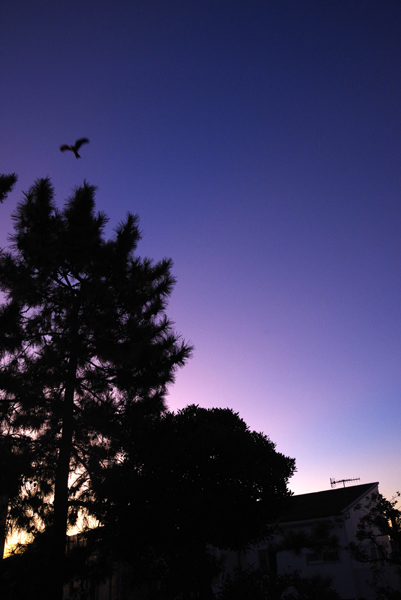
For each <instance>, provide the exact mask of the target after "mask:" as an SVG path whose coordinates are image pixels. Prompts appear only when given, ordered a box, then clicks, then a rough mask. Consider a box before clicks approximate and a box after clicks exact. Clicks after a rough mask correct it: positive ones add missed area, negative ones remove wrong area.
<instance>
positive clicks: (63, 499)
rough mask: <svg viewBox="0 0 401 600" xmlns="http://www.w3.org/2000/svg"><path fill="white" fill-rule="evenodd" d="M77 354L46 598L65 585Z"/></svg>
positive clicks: (67, 397)
mask: <svg viewBox="0 0 401 600" xmlns="http://www.w3.org/2000/svg"><path fill="white" fill-rule="evenodd" d="M76 371H77V357H76V354H75V353H74V354H73V355H72V356H70V361H69V368H68V381H67V384H66V388H65V392H64V402H63V404H64V406H63V425H62V427H63V429H62V435H61V440H60V446H59V455H58V460H57V467H56V477H55V488H54V514H53V527H52V532H51V534H52V540H51V552H52V554H51V564H52V567H53V572H52V573H49V576H50V586H49V596H48V597H46V600H62V597H63V586H64V562H65V550H66V537H67V517H68V490H69V487H68V480H69V475H70V460H71V450H72V441H73V434H74V394H75V386H76Z"/></svg>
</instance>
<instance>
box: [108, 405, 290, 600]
mask: <svg viewBox="0 0 401 600" xmlns="http://www.w3.org/2000/svg"><path fill="white" fill-rule="evenodd" d="M138 424H139V425H138ZM126 425H127V427H126V434H127V436H128V439H129V442H128V443H127V446H126V447H127V457H128V458H127V460H126V461H125V462H124V463H121V464H116V463H115V464H114V465H112V467H111V469H110V471H109V473H107V475H106V477H105V479H104V481H102V482H101V485H102V488H103V494H104V498H105V506H104V518H102V517H101V516H100V515H99V519H100V521H101V522H102V523H104V525H105V531H104V540H105V546H106V547H107V548H114V549H115V553H116V558H118V559H119V560H124V561H127V560H129V561H130V562H131V564H132V569H131V575H132V579H133V581H134V582H136V583H140V582H141V581H143V580H144V579H146V578H148V579H153V580H156V579H157V580H159V581H160V589H159V591H160V595H159V596H158V598H163V599H170V598H178V597H183V598H206V597H209V596H208V594H209V595H210V593H211V582H212V579H213V578H214V577H215V576H216V575H217V574H218V572H219V570H220V567H221V565H220V564H219V562H218V560H215V559H214V555H213V552H210V549H211V548H221V549H224V548H230V549H234V550H240V549H244V548H246V547H247V546H248V545H249V544H252V543H254V542H257V541H260V540H261V539H263V538H264V537H265V536H266V535H268V534H269V531H270V530H269V526H271V524H272V522H273V521H274V520H275V519H277V518H278V516H279V515H280V514H282V511H283V508H284V506H285V502H286V499H287V498H288V497H289V496H290V491H289V490H288V487H287V484H288V480H289V478H290V477H291V476H292V475H293V473H294V470H295V461H294V459H292V458H288V457H286V456H284V455H283V454H280V453H279V452H277V451H276V449H275V444H274V443H273V442H272V441H271V440H270V439H269V438H268V437H267V436H265V435H264V434H262V433H257V432H255V431H251V430H250V429H249V427H248V426H247V425H246V423H245V422H244V421H243V420H242V419H241V418H240V417H239V415H238V414H237V413H235V412H233V411H232V410H230V409H228V408H227V409H221V408H214V409H205V408H200V407H198V406H195V405H190V406H188V407H186V408H185V409H182V410H180V411H178V412H177V413H166V414H165V415H163V416H162V417H161V418H160V419H150V418H148V419H144V420H141V421H140V420H138V419H136V418H132V419H131V420H128V422H127V423H126ZM133 540H135V544H133ZM138 549H139V552H138ZM180 594H181V596H180Z"/></svg>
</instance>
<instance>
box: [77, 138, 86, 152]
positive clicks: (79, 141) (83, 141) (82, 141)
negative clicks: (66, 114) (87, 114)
mask: <svg viewBox="0 0 401 600" xmlns="http://www.w3.org/2000/svg"><path fill="white" fill-rule="evenodd" d="M82 144H89V140H88V138H80V139H79V140H77V141H76V142H75V146H74V148H75V150H79V149H80V147H81V146H82Z"/></svg>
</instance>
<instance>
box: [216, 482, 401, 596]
mask: <svg viewBox="0 0 401 600" xmlns="http://www.w3.org/2000/svg"><path fill="white" fill-rule="evenodd" d="M374 493H378V483H368V484H363V485H355V486H350V487H343V488H339V489H330V490H326V491H322V492H315V493H310V494H301V495H297V496H292V497H291V500H290V503H289V509H288V511H287V513H286V514H285V515H284V516H283V517H282V518H281V519H280V522H279V524H278V526H277V527H276V528H275V530H274V531H275V533H274V534H273V535H272V537H271V538H270V539H269V540H267V541H266V542H265V543H262V544H259V545H258V546H255V547H253V548H251V549H249V550H247V552H246V553H244V552H242V553H239V554H238V553H237V554H235V553H227V554H226V555H225V562H226V573H227V572H228V573H230V572H232V571H233V569H234V567H237V568H240V569H248V568H250V569H253V568H260V569H262V570H263V569H267V570H269V569H270V570H272V571H274V572H276V573H277V574H278V575H283V574H285V573H290V572H294V571H297V572H298V573H299V574H300V575H301V577H308V578H309V577H311V576H314V575H321V576H323V577H330V578H331V580H332V587H333V588H334V589H335V590H336V591H337V593H338V594H339V596H340V598H342V600H374V599H375V594H374V593H373V591H372V589H371V587H370V585H371V582H372V571H371V565H370V564H367V563H361V562H358V561H356V560H353V559H352V558H351V556H350V554H349V552H348V551H347V550H346V546H347V545H348V544H349V543H350V542H351V541H354V540H355V539H356V538H355V535H356V531H357V525H358V522H359V520H360V518H361V517H362V515H363V514H364V509H363V507H364V504H365V502H366V500H367V498H368V497H369V496H370V495H371V494H374ZM319 528H320V532H321V533H322V532H324V531H325V532H326V534H327V535H328V536H330V537H335V538H336V539H337V543H335V544H331V545H323V544H322V547H321V548H317V549H316V548H313V547H312V548H307V547H303V546H302V539H304V540H305V539H307V538H310V536H311V534H313V533H315V535H316V534H317V533H318V529H319ZM286 540H287V543H285V542H286ZM289 540H292V546H291V543H289ZM304 543H306V542H304ZM380 544H381V546H382V547H383V549H384V551H386V550H387V552H388V553H390V552H391V546H390V541H389V539H388V538H387V537H386V536H383V537H381V538H380ZM290 548H291V549H290ZM367 550H368V552H369V553H370V555H371V556H372V558H373V559H379V562H380V558H381V557H380V556H378V554H377V553H378V549H377V547H376V546H375V547H373V546H372V547H370V548H367ZM380 576H381V578H382V583H383V584H386V585H388V586H390V587H392V588H394V589H398V587H399V581H398V579H397V576H396V573H395V572H394V571H393V570H392V569H390V568H389V567H385V566H384V564H383V565H381V567H380ZM218 587H219V586H218V585H217V587H216V590H217V589H218Z"/></svg>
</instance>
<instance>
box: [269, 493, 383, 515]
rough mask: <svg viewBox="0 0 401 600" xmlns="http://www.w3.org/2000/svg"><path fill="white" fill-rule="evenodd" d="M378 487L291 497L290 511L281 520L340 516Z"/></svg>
mask: <svg viewBox="0 0 401 600" xmlns="http://www.w3.org/2000/svg"><path fill="white" fill-rule="evenodd" d="M377 486H378V483H364V484H362V485H353V486H350V487H342V488H338V489H336V490H325V491H324V492H314V493H312V494H300V495H299V496H291V498H290V499H289V503H288V511H287V512H286V514H285V515H284V517H283V518H281V519H280V522H282V523H286V522H287V523H288V522H290V521H307V520H310V519H322V518H325V517H335V516H339V515H341V514H342V513H343V512H344V511H345V510H346V509H347V508H349V507H350V506H351V505H353V504H356V503H357V502H358V501H359V500H360V499H362V498H363V497H364V496H366V495H367V494H369V493H371V492H373V491H374V490H375V488H376V487H377Z"/></svg>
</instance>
